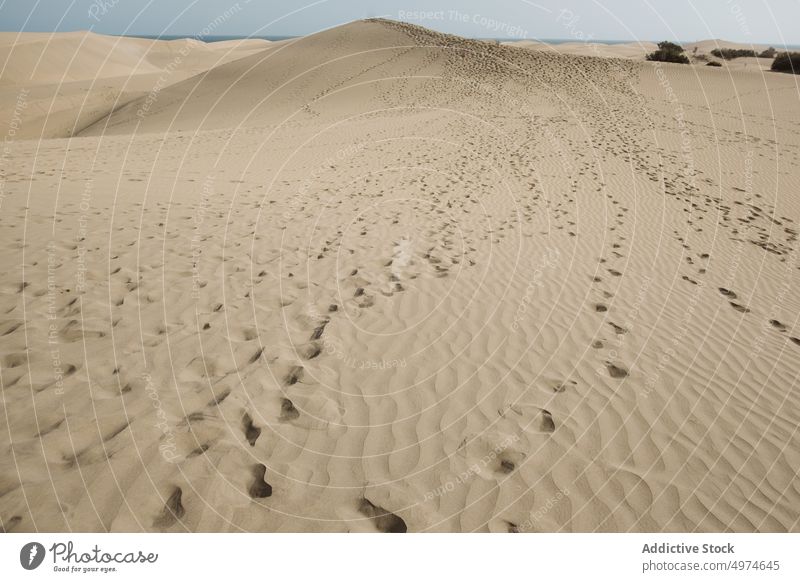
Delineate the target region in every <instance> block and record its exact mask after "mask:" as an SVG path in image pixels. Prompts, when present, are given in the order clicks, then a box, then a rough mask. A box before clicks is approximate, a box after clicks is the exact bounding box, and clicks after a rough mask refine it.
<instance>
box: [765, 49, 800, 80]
mask: <svg viewBox="0 0 800 582" xmlns="http://www.w3.org/2000/svg"><path fill="white" fill-rule="evenodd" d="M771 69H772V70H773V71H779V72H781V73H794V74H795V75H800V53H781V54H779V55H777V56H776V57H775V60H774V61H772V67H771Z"/></svg>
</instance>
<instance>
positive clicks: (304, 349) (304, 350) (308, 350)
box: [298, 341, 322, 360]
mask: <svg viewBox="0 0 800 582" xmlns="http://www.w3.org/2000/svg"><path fill="white" fill-rule="evenodd" d="M298 351H299V353H300V357H301V358H303V359H304V360H313V359H314V358H316V357H317V356H319V355H320V354H321V353H322V344H320V342H315V341H312V342H310V343H308V344H306V345H304V346H301V347H300V349H299V350H298Z"/></svg>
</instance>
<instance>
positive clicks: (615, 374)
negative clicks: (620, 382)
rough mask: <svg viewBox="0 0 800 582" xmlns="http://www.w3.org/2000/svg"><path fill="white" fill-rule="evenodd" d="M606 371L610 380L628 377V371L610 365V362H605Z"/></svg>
mask: <svg viewBox="0 0 800 582" xmlns="http://www.w3.org/2000/svg"><path fill="white" fill-rule="evenodd" d="M606 369H607V370H608V374H609V376H611V377H612V378H616V379H621V378H626V377H627V376H628V370H626V369H625V368H622V367H620V366H617V365H616V364H612V363H611V362H606Z"/></svg>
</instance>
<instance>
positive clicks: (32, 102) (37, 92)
mask: <svg viewBox="0 0 800 582" xmlns="http://www.w3.org/2000/svg"><path fill="white" fill-rule="evenodd" d="M269 45H270V43H269V41H265V40H243V41H226V42H220V43H204V42H201V41H199V40H194V39H185V40H174V41H161V40H149V39H138V38H130V37H113V36H102V35H98V34H94V33H91V32H69V33H58V34H53V35H51V34H43V33H27V32H26V33H19V34H18V33H10V32H3V33H0V67H1V68H0V71H2V72H1V73H0V132H2V133H3V134H6V133H7V132H8V131H9V129H10V128H11V125H12V120H14V119H15V118H20V120H21V123H18V124H17V125H19V126H20V130H19V131H17V132H15V136H14V137H15V138H16V139H33V138H39V137H68V136H70V135H73V134H75V133H78V132H79V131H81V130H82V129H84V128H85V126H87V125H89V124H90V123H93V122H94V121H96V120H97V119H100V118H102V117H105V116H106V115H108V114H109V113H110V112H111V111H113V110H114V109H115V108H118V107H120V106H121V105H123V104H124V103H125V102H127V101H129V100H131V99H134V98H136V97H142V96H146V95H148V94H150V93H151V92H152V91H154V90H161V89H163V88H164V87H167V86H169V85H172V84H174V83H177V82H178V81H182V80H184V79H186V78H188V77H191V76H194V75H197V74H199V73H203V72H205V71H207V70H209V69H212V68H214V67H216V66H219V65H222V64H224V63H227V62H229V61H232V60H235V59H238V58H242V57H244V56H247V55H249V54H253V53H255V52H259V51H261V50H263V49H264V48H266V47H267V46H269ZM20 91H22V92H23V94H24V95H25V107H24V108H20V107H17V102H18V99H19V95H20Z"/></svg>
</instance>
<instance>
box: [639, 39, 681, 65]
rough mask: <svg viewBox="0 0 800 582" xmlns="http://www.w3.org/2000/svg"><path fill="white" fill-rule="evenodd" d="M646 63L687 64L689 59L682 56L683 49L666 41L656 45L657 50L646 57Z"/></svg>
mask: <svg viewBox="0 0 800 582" xmlns="http://www.w3.org/2000/svg"><path fill="white" fill-rule="evenodd" d="M646 58H647V60H648V61H659V62H662V63H682V64H684V65H688V64H689V57H687V56H686V55H685V54H683V47H682V46H680V45H679V44H675V43H674V42H670V41H668V40H665V41H662V42H660V43H658V50H655V51H653V52H652V53H650V54H649V55H647V57H646Z"/></svg>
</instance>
